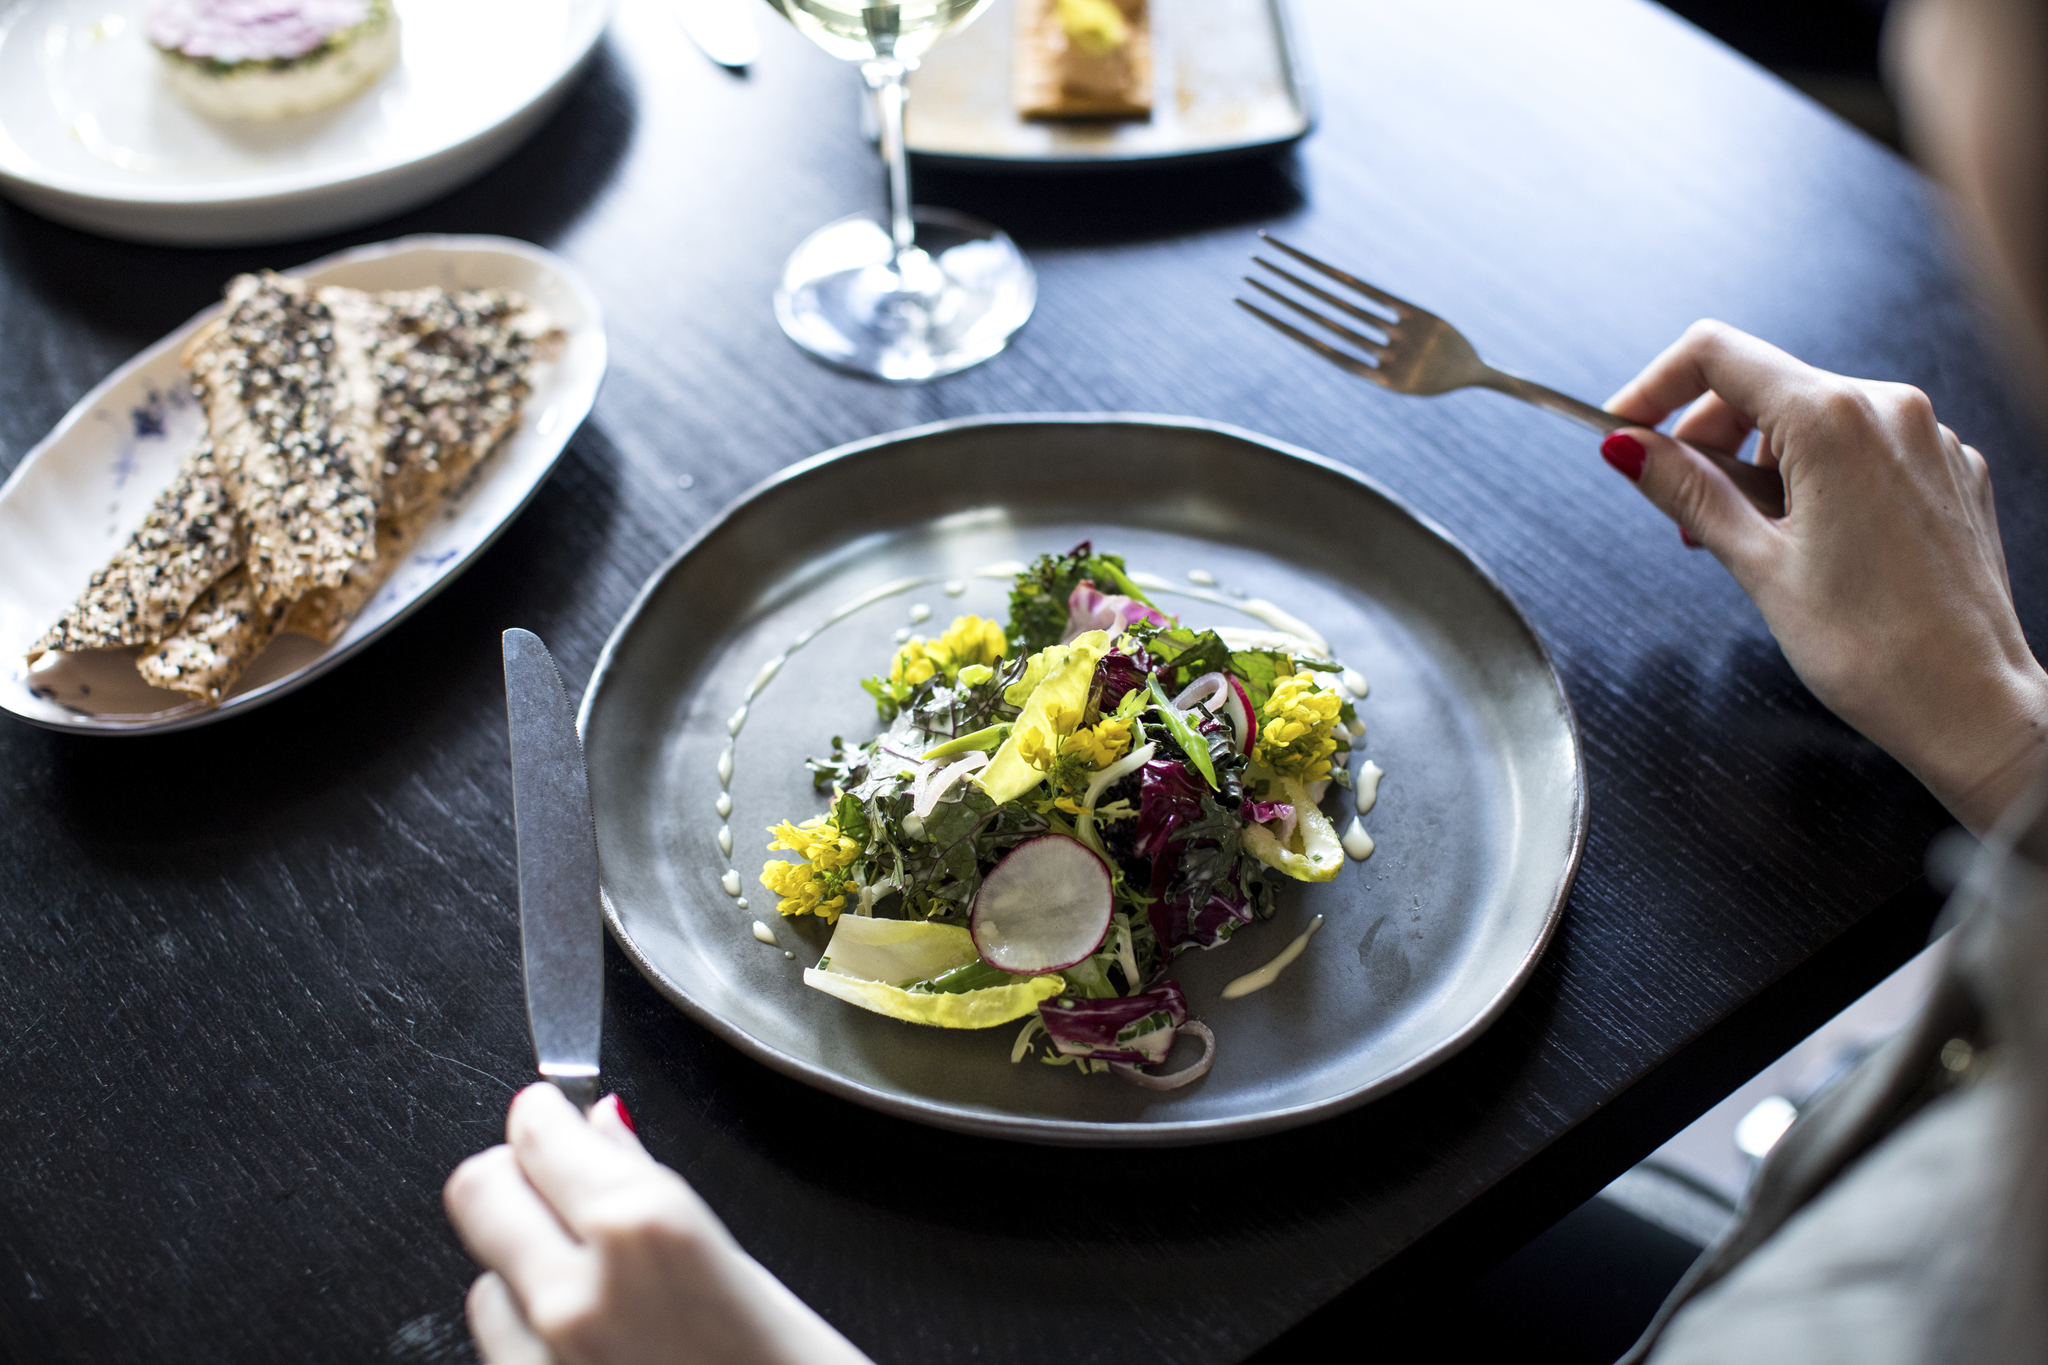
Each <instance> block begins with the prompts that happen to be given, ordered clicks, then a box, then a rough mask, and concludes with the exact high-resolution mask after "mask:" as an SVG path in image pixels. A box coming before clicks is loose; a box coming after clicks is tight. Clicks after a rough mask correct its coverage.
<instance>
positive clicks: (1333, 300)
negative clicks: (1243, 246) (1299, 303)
mask: <svg viewBox="0 0 2048 1365" xmlns="http://www.w3.org/2000/svg"><path fill="white" fill-rule="evenodd" d="M1252 259H1253V260H1254V261H1256V262H1258V263H1259V264H1260V265H1262V266H1264V267H1266V269H1268V270H1270V271H1272V272H1273V273H1274V274H1275V275H1278V276H1279V277H1280V278H1281V279H1283V280H1285V281H1287V282H1288V283H1289V284H1291V285H1293V286H1294V287H1295V288H1296V289H1299V290H1300V291H1301V292H1302V293H1304V294H1313V295H1315V296H1316V297H1317V298H1319V299H1321V300H1322V301H1323V302H1324V303H1327V304H1329V305H1330V306H1331V307H1332V308H1341V309H1343V310H1344V311H1345V312H1347V313H1349V314H1351V316H1352V317H1355V318H1357V319H1358V320H1359V321H1360V322H1363V323H1364V324H1365V325H1366V326H1368V327H1376V328H1378V329H1379V330H1380V331H1382V332H1385V333H1387V335H1388V336H1389V337H1391V336H1392V335H1393V329H1394V328H1395V327H1397V326H1399V325H1400V324H1399V323H1398V322H1397V321H1396V320H1394V319H1393V318H1384V317H1381V316H1380V315H1379V314H1378V313H1375V312H1373V311H1372V310H1371V309H1369V308H1360V307H1359V306H1358V305H1357V304H1355V303H1353V302H1351V301H1350V300H1349V299H1344V298H1339V297H1338V296H1337V295H1335V294H1332V293H1331V292H1330V291H1329V290H1327V289H1319V288H1317V287H1316V286H1315V285H1312V284H1310V283H1309V282H1308V281H1307V280H1305V279H1303V278H1301V276H1299V275H1297V274H1295V273H1294V272H1293V271H1291V270H1282V269H1281V268H1280V267H1279V266H1277V265H1274V264H1273V263H1272V262H1271V261H1269V260H1267V259H1266V258H1265V257H1264V256H1254V257H1252ZM1247 278H1249V277H1247Z"/></svg>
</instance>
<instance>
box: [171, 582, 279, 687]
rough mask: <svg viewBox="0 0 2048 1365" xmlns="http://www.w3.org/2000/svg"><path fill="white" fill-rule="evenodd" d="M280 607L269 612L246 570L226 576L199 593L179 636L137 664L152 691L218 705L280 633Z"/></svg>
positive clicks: (174, 636)
mask: <svg viewBox="0 0 2048 1365" xmlns="http://www.w3.org/2000/svg"><path fill="white" fill-rule="evenodd" d="M283 616H284V610H283V608H281V607H277V608H271V609H269V610H265V609H264V608H263V607H261V606H260V605H259V604H258V595H257V592H256V586H255V584H254V582H252V581H251V579H250V577H249V572H248V569H247V567H246V566H244V567H239V568H236V569H234V570H233V571H231V572H229V573H228V574H226V575H225V576H224V577H222V578H221V579H220V580H219V581H218V582H216V583H215V584H214V585H213V586H212V587H210V588H208V589H207V590H206V591H205V592H204V593H202V594H200V597H199V600H198V601H196V602H194V603H193V604H192V609H191V610H190V611H188V612H186V613H185V619H184V620H183V621H181V622H179V623H178V629H177V631H176V633H174V634H172V635H170V636H168V637H167V638H166V639H165V640H164V641H163V643H162V644H160V645H158V646H157V647H156V648H154V649H149V650H145V651H144V652H143V654H142V656H141V657H140V658H138V659H137V660H136V661H135V671H136V672H138V673H140V674H141V675H142V680H143V681H144V682H146V683H148V684H149V685H150V686H151V687H161V688H164V689H166V690H167V691H171V692H183V693H184V694H185V695H186V696H188V697H192V698H194V699H195V700H198V701H203V702H206V703H208V704H209V705H218V704H219V703H220V700H221V698H223V697H225V696H226V695H227V694H228V689H229V688H231V687H233V686H234V685H235V679H237V678H239V677H241V676H242V670H243V669H245V668H247V667H248V666H249V665H250V663H251V662H253V661H254V660H255V658H256V656H257V655H259V654H261V653H262V652H263V651H264V649H265V648H267V647H268V646H269V644H270V641H271V637H273V636H275V635H276V634H277V627H278V623H279V622H280V621H281V620H282V619H283Z"/></svg>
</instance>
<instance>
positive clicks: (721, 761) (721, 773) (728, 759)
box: [718, 744, 732, 787]
mask: <svg viewBox="0 0 2048 1365" xmlns="http://www.w3.org/2000/svg"><path fill="white" fill-rule="evenodd" d="M718 785H719V786H721V787H730V786H732V745H730V744H728V745H726V746H725V752H724V753H722V754H720V755H719V756H718Z"/></svg>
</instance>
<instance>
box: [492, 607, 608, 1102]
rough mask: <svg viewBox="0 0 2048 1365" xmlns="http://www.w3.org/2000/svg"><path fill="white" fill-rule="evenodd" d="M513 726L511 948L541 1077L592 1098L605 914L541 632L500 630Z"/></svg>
mask: <svg viewBox="0 0 2048 1365" xmlns="http://www.w3.org/2000/svg"><path fill="white" fill-rule="evenodd" d="M505 710H506V713H507V716H508V718H509V721H510V726H511V732H512V827H513V829H514V830H515V831H516V832H517V834H518V837H519V955H520V958H521V960H522V962H523V964H524V967H525V972H526V1022H527V1025H528V1027H529V1028H531V1029H532V1031H533V1055H534V1060H535V1062H536V1064H537V1065H538V1067H539V1070H540V1074H541V1075H542V1076H544V1077H545V1078H547V1079H548V1080H551V1081H553V1082H554V1083H555V1084H556V1085H558V1086H560V1087H561V1088H562V1093H563V1094H565V1095H567V1096H568V1097H569V1098H570V1099H572V1100H574V1101H575V1102H576V1104H577V1107H579V1108H581V1109H583V1110H585V1111H588V1110H589V1108H590V1106H591V1105H592V1104H594V1103H596V1102H597V1077H598V1069H597V1047H598V1034H599V1028H600V1025H601V1024H602V1021H603V1016H604V919H603V915H602V912H601V911H600V909H599V906H598V889H597V887H598V882H597V826H596V824H595V823H594V822H593V821H592V820H591V817H590V781H589V779H588V777H586V776H585V774H584V770H583V743H582V741H581V740H579V739H578V738H577V737H576V710H575V708H574V707H573V706H572V705H570V703H569V693H568V691H567V690H566V689H565V688H564V687H563V686H562V675H561V673H560V671H559V670H557V669H556V668H555V661H554V658H553V657H552V656H551V655H550V654H549V653H548V647H547V646H546V645H544V644H542V643H541V642H540V637H539V636H538V635H535V634H534V633H533V632H532V631H530V630H508V631H506V632H505Z"/></svg>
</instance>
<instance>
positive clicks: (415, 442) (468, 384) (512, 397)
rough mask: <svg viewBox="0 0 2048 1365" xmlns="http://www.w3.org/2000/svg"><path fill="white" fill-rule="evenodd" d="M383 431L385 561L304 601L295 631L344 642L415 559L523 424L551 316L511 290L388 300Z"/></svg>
mask: <svg viewBox="0 0 2048 1365" xmlns="http://www.w3.org/2000/svg"><path fill="white" fill-rule="evenodd" d="M377 303H378V305H379V306H380V307H381V308H382V309H383V310H384V311H383V314H382V316H381V318H380V319H379V328H380V330H379V335H378V341H377V344H376V347H375V349H374V351H373V352H372V358H371V364H372V372H373V374H374V375H375V377H376V380H377V386H378V395H379V396H378V404H377V422H376V429H377V430H378V431H379V432H380V433H382V434H383V435H384V437H385V445H384V465H383V469H382V471H381V475H382V484H381V488H382V496H381V506H380V508H379V512H378V517H377V558H376V559H375V560H374V561H372V562H370V563H368V564H357V565H354V566H351V568H350V569H349V571H348V576H347V578H346V580H345V581H344V582H343V583H342V584H341V585H339V586H338V587H333V588H317V589H314V590H313V591H312V592H309V593H307V594H306V595H305V596H304V597H302V598H300V599H299V600H298V601H297V602H296V603H294V604H293V606H292V609H291V612H290V614H289V615H287V616H286V618H285V622H284V626H283V629H285V630H288V631H291V632H293V633H294V634H298V635H308V636H311V637H312V638H313V639H316V640H319V641H321V642H323V643H326V644H332V643H333V642H334V641H335V640H337V639H339V638H341V633H342V632H343V631H344V630H346V629H347V628H348V623H349V622H350V621H351V620H353V619H354V618H355V614H356V613H357V612H359V611H361V610H362V608H363V606H364V604H365V603H367V602H368V601H369V600H370V598H371V596H372V595H374V594H375V592H376V591H377V589H378V587H379V586H381V585H382V584H383V582H384V580H385V579H386V578H388V577H390V575H391V574H392V573H393V572H394V571H395V570H396V569H397V568H398V566H399V565H400V564H401V563H403V562H404V560H405V556H406V555H408V554H410V553H411V552H412V547H413V545H414V544H415V543H416V542H417V541H418V539H419V537H420V533H421V532H422V531H424V530H425V528H426V525H427V522H428V521H429V520H430V519H431V514H432V513H433V511H434V510H435V509H436V508H437V507H439V506H440V504H441V499H442V498H443V497H444V496H445V495H446V494H447V493H448V491H449V490H450V489H453V488H455V487H457V486H458V485H460V484H461V482H462V481H463V479H465V478H466V477H467V476H468V475H469V473H470V471H472V470H473V469H475V468H476V466H477V465H478V464H479V463H480V462H481V461H482V460H483V458H484V457H485V456H486V455H488V454H489V453H490V452H491V451H493V450H495V449H496V448H497V446H498V443H499V442H500V441H502V440H503V439H504V438H505V436H506V435H507V434H508V433H509V432H510V431H511V430H512V428H513V427H515V426H516V425H518V422H519V409H520V405H521V404H522V403H523V402H524V401H525V399H526V395H527V394H528V392H530V387H529V385H528V383H527V375H528V373H529V371H530V370H531V369H532V366H533V362H534V360H535V359H536V358H537V357H539V356H540V355H542V354H545V353H546V352H548V351H550V350H552V348H553V347H554V345H555V344H556V343H557V342H558V341H559V339H560V333H559V332H557V331H555V330H553V328H552V325H551V324H550V323H549V322H548V320H547V317H546V315H545V314H543V313H541V312H540V311H539V310H537V309H535V308H533V307H532V306H531V305H530V304H528V303H527V302H526V300H525V299H524V298H522V297H521V296H520V295H518V294H515V293H510V292H508V291H506V290H501V289H478V290H464V291H460V292H456V293H447V292H444V291H442V290H439V289H421V290H414V291H411V292H394V293H389V294H379V295H377Z"/></svg>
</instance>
